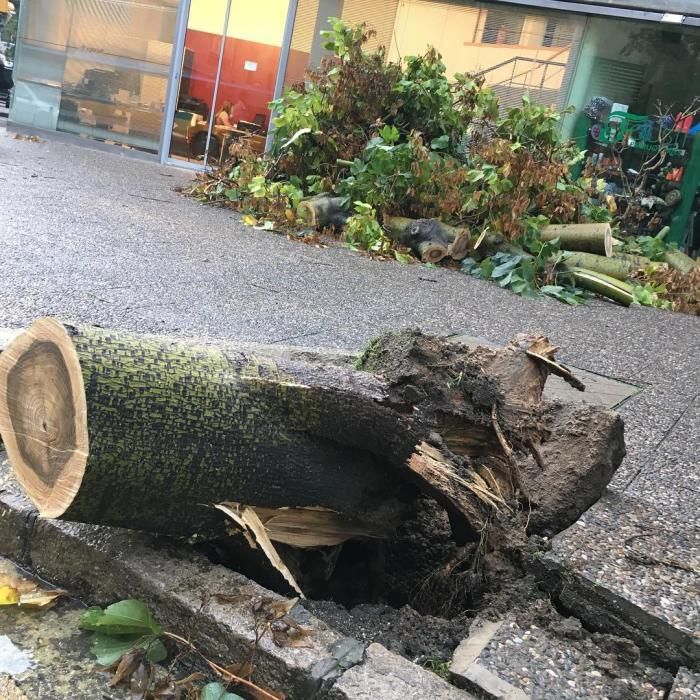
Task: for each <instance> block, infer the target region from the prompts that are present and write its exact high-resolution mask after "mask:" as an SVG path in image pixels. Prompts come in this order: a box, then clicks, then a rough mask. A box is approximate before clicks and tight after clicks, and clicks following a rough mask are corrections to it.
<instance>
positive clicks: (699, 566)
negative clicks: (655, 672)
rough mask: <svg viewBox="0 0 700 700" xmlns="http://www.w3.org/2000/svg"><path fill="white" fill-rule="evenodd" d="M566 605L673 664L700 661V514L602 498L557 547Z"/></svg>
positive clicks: (553, 561)
mask: <svg viewBox="0 0 700 700" xmlns="http://www.w3.org/2000/svg"><path fill="white" fill-rule="evenodd" d="M543 562H544V564H545V565H554V566H555V567H556V568H557V569H558V570H559V571H560V573H561V574H562V579H561V583H562V591H561V594H560V595H561V600H562V602H563V603H564V604H565V605H566V606H568V607H569V608H570V609H571V610H572V612H573V613H574V614H576V616H577V617H580V618H581V619H583V620H584V621H586V622H587V623H588V624H589V625H591V626H592V627H594V628H596V629H602V630H609V629H620V634H625V635H626V636H628V637H630V638H631V639H633V640H635V641H636V642H637V643H638V644H639V645H640V646H642V647H646V648H648V649H649V650H650V652H651V653H653V654H654V655H655V656H656V657H657V658H659V659H662V660H664V661H666V662H668V663H674V664H678V663H681V664H683V663H685V664H690V665H693V664H695V663H698V661H699V660H700V597H699V596H698V582H699V581H700V513H699V512H698V511H697V509H694V510H692V511H691V510H688V511H680V512H679V511H673V510H669V509H662V508H655V507H654V506H652V505H651V504H650V503H649V502H648V501H647V500H645V501H641V500H639V499H637V498H635V497H632V496H628V495H625V496H624V497H618V496H616V495H615V494H609V495H607V496H604V497H603V499H601V501H599V502H598V503H597V504H596V505H594V506H593V507H592V508H591V509H590V510H589V511H588V512H586V513H585V514H584V515H583V516H582V517H581V518H580V519H579V521H578V522H577V523H576V524H574V525H572V526H571V527H570V528H569V529H568V530H566V531H565V532H564V533H561V534H559V535H557V536H556V537H555V538H554V539H553V540H552V549H551V551H550V552H548V553H547V554H546V555H545V556H544V559H543Z"/></svg>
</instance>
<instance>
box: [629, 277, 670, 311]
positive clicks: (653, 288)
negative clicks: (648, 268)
mask: <svg viewBox="0 0 700 700" xmlns="http://www.w3.org/2000/svg"><path fill="white" fill-rule="evenodd" d="M666 291H667V290H666V287H665V286H664V285H663V284H653V283H651V282H647V283H646V284H643V285H642V284H635V285H634V287H633V289H632V294H633V295H634V302H633V303H634V304H640V305H642V306H653V307H655V308H657V309H667V310H672V309H673V303H672V302H671V301H670V300H669V299H665V298H664V294H666Z"/></svg>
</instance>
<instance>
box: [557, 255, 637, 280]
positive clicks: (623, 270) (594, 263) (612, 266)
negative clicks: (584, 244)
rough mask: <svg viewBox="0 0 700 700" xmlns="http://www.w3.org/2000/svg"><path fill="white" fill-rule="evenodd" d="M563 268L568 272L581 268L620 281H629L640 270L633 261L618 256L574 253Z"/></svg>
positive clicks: (564, 263) (566, 260)
mask: <svg viewBox="0 0 700 700" xmlns="http://www.w3.org/2000/svg"><path fill="white" fill-rule="evenodd" d="M563 266H564V267H565V268H566V269H567V270H571V269H576V268H580V269H585V270H592V271H593V272H600V273H602V274H603V275H608V277H614V278H615V279H618V280H626V279H628V278H629V276H630V274H631V273H632V271H633V270H636V269H638V268H637V267H636V266H634V264H633V263H632V262H631V261H629V260H626V259H624V258H618V257H617V256H614V257H612V258H606V257H605V256H603V255H594V254H593V253H573V252H572V253H570V254H569V255H568V256H567V257H566V258H565V259H564V261H563Z"/></svg>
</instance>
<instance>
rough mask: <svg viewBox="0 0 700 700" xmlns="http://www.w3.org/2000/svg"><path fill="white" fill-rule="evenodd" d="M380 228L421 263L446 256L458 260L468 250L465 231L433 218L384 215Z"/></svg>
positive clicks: (438, 260)
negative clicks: (407, 249) (412, 253)
mask: <svg viewBox="0 0 700 700" xmlns="http://www.w3.org/2000/svg"><path fill="white" fill-rule="evenodd" d="M384 229H385V230H386V232H387V236H389V238H391V239H392V240H394V241H396V242H397V243H400V244H401V245H404V246H406V247H407V248H410V249H411V250H412V251H413V252H414V253H415V254H416V255H417V256H418V257H419V258H420V259H421V260H422V261H423V262H432V263H437V262H440V260H442V259H443V258H446V257H447V256H450V257H452V258H454V259H455V260H462V259H464V258H466V257H467V254H468V252H469V247H470V238H471V236H470V233H469V230H468V229H466V228H457V227H455V226H449V225H448V224H443V223H442V221H438V220H437V219H409V218H406V217H404V216H387V217H386V218H385V219H384Z"/></svg>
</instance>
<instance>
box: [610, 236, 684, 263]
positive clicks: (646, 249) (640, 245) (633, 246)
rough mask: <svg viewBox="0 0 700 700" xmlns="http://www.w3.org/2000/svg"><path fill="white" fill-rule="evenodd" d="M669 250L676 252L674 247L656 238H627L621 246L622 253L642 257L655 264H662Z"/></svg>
mask: <svg viewBox="0 0 700 700" xmlns="http://www.w3.org/2000/svg"><path fill="white" fill-rule="evenodd" d="M671 250H676V246H675V245H674V244H671V243H666V242H665V241H664V240H663V238H657V237H656V236H638V237H636V238H634V237H632V238H627V239H626V240H625V241H624V242H623V244H622V252H623V253H630V254H632V255H643V256H644V257H646V258H651V259H652V260H654V261H656V262H663V261H664V256H665V255H666V253H668V252H669V251H671Z"/></svg>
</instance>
